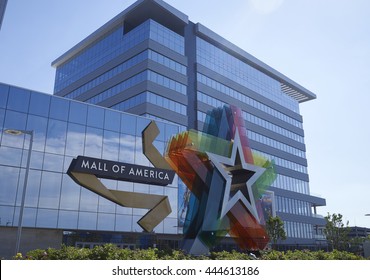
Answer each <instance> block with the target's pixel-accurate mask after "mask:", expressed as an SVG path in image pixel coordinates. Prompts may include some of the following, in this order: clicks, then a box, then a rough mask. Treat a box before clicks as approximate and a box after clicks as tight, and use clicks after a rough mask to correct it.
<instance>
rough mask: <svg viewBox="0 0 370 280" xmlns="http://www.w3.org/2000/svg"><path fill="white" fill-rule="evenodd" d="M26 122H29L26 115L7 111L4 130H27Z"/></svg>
mask: <svg viewBox="0 0 370 280" xmlns="http://www.w3.org/2000/svg"><path fill="white" fill-rule="evenodd" d="M26 121H27V115H26V114H23V113H18V112H14V111H9V110H8V111H6V114H5V122H4V128H5V129H19V130H25V129H26ZM13 139H14V136H13Z"/></svg>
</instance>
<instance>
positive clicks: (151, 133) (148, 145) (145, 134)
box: [141, 121, 172, 170]
mask: <svg viewBox="0 0 370 280" xmlns="http://www.w3.org/2000/svg"><path fill="white" fill-rule="evenodd" d="M141 134H142V140H143V154H144V155H145V156H146V157H147V159H148V160H149V161H150V162H151V163H152V164H153V166H155V167H156V168H161V169H167V170H172V168H171V166H170V165H169V164H168V163H167V161H166V160H165V159H164V157H163V156H162V155H161V153H160V152H159V151H158V150H157V148H156V147H155V146H154V145H153V142H154V140H155V139H156V138H157V136H158V135H159V128H158V126H157V124H156V123H155V122H154V121H151V122H150V123H149V124H148V125H147V127H146V128H144V130H143V131H142V133H141Z"/></svg>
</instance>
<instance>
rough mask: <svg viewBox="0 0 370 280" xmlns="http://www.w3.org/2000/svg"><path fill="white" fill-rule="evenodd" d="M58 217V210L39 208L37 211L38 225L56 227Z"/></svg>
mask: <svg viewBox="0 0 370 280" xmlns="http://www.w3.org/2000/svg"><path fill="white" fill-rule="evenodd" d="M57 219H58V211H57V210H49V209H39V211H38V213H37V222H36V226H37V227H44V228H56V227H57Z"/></svg>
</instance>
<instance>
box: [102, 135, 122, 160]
mask: <svg viewBox="0 0 370 280" xmlns="http://www.w3.org/2000/svg"><path fill="white" fill-rule="evenodd" d="M119 142H120V136H119V134H118V133H116V132H113V131H108V130H105V131H104V138H103V154H102V157H103V158H104V159H107V160H114V161H117V160H118V156H119Z"/></svg>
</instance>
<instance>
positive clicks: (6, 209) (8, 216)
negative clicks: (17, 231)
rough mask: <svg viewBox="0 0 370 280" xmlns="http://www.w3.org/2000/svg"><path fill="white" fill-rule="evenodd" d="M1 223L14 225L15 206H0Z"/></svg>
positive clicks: (1, 224)
mask: <svg viewBox="0 0 370 280" xmlns="http://www.w3.org/2000/svg"><path fill="white" fill-rule="evenodd" d="M0 213H1V223H0V226H6V227H11V226H13V217H14V207H11V206H0Z"/></svg>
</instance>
